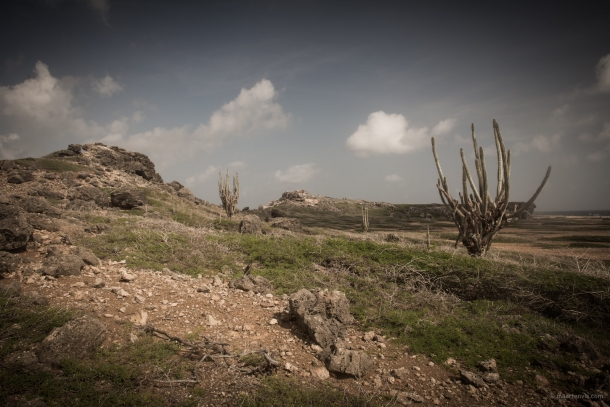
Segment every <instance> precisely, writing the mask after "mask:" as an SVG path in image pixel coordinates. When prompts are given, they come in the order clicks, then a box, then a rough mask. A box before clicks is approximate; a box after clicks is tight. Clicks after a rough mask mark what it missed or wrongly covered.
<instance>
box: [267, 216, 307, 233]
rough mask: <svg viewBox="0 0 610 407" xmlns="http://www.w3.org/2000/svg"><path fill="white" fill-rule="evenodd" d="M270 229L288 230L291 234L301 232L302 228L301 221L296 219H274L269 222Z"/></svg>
mask: <svg viewBox="0 0 610 407" xmlns="http://www.w3.org/2000/svg"><path fill="white" fill-rule="evenodd" d="M269 223H270V224H271V227H273V228H279V229H284V230H289V231H291V232H302V231H303V226H301V221H299V220H298V219H296V218H284V217H281V218H274V219H272V220H271V222H269Z"/></svg>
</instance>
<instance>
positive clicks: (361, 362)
mask: <svg viewBox="0 0 610 407" xmlns="http://www.w3.org/2000/svg"><path fill="white" fill-rule="evenodd" d="M373 365H374V362H373V359H371V357H370V356H368V355H367V354H366V353H364V352H362V351H356V350H347V349H343V348H339V349H336V351H335V352H334V353H333V354H332V355H331V356H330V358H329V361H328V365H327V368H328V371H329V372H333V373H339V374H346V375H349V376H354V377H362V376H364V375H365V374H366V373H367V372H368V371H369V370H370V369H371V368H372V367H373Z"/></svg>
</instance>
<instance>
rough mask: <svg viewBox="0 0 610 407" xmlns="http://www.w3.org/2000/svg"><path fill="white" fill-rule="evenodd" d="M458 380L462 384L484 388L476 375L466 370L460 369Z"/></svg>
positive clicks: (483, 383) (482, 382) (481, 380)
mask: <svg viewBox="0 0 610 407" xmlns="http://www.w3.org/2000/svg"><path fill="white" fill-rule="evenodd" d="M460 380H461V381H462V383H464V384H472V385H473V386H475V387H483V386H485V382H484V381H483V379H481V377H479V376H478V375H477V374H476V373H473V372H469V371H468V370H464V369H460Z"/></svg>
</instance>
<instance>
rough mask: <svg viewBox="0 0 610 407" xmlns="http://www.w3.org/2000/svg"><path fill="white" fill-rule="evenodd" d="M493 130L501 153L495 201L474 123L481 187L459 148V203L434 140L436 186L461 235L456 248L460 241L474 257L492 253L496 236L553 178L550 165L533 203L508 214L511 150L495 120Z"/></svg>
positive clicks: (477, 173) (497, 149)
mask: <svg viewBox="0 0 610 407" xmlns="http://www.w3.org/2000/svg"><path fill="white" fill-rule="evenodd" d="M493 128H494V136H495V139H496V151H497V154H498V186H497V189H496V198H495V199H492V198H491V194H490V193H489V183H488V182H487V167H486V165H485V156H484V154H483V147H478V146H477V138H476V135H475V132H474V124H473V125H472V127H471V129H472V143H473V145H474V156H475V169H476V175H477V178H478V181H479V185H478V187H477V186H476V185H475V183H474V180H473V178H472V175H471V173H470V170H469V169H468V164H466V159H465V158H464V150H462V149H460V155H461V157H462V192H460V193H459V196H460V200H459V201H458V200H456V199H453V197H452V196H451V193H450V192H449V187H448V186H447V179H446V178H445V176H444V175H443V170H442V169H441V164H440V162H439V160H438V155H437V154H436V144H435V143H434V137H432V154H433V155H434V161H435V163H436V168H437V169H438V176H439V179H438V183H437V185H436V187H437V188H438V191H439V194H440V197H441V201H442V202H443V204H444V205H445V206H446V207H447V208H448V209H449V210H450V211H451V214H452V217H453V221H454V222H455V225H456V226H457V228H458V232H459V233H458V238H457V240H456V241H455V247H456V248H457V245H458V243H459V242H460V241H461V242H462V244H463V245H464V246H465V247H466V249H467V250H468V253H469V254H470V255H471V256H475V257H481V256H483V255H485V253H487V252H488V251H489V249H490V247H491V241H492V239H493V237H494V236H495V235H496V233H498V232H499V231H500V229H502V228H503V227H504V226H506V225H507V223H508V221H509V220H510V219H515V218H519V216H520V215H521V214H522V213H523V211H525V210H527V208H529V207H530V205H532V204H533V203H534V201H535V200H536V198H537V197H538V195H539V194H540V191H542V188H543V187H544V185H545V184H546V181H547V180H548V179H549V176H550V175H551V167H550V166H549V168H548V170H547V171H546V176H545V177H544V179H543V180H542V183H541V184H540V186H539V187H538V189H537V190H536V192H535V193H534V195H532V197H531V198H530V200H529V201H527V202H526V203H525V205H522V206H520V207H518V208H515V209H514V210H513V211H512V212H508V211H507V209H508V202H509V201H508V199H509V192H510V150H508V151H507V150H506V148H505V147H504V142H503V141H502V135H501V134H500V126H498V122H496V120H495V119H494V121H493ZM468 185H470V188H471V190H472V193H471V194H468Z"/></svg>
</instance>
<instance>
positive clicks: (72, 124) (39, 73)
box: [0, 61, 291, 168]
mask: <svg viewBox="0 0 610 407" xmlns="http://www.w3.org/2000/svg"><path fill="white" fill-rule="evenodd" d="M85 83H87V82H86V81H85V80H83V79H81V78H72V77H64V78H56V77H54V76H53V75H51V73H50V71H49V67H48V66H47V65H45V64H44V63H42V62H40V61H39V62H37V63H36V66H35V69H34V76H33V77H32V78H30V79H27V80H25V81H24V82H22V83H19V84H17V85H14V86H11V87H8V86H0V115H1V116H0V117H1V118H2V120H0V134H6V133H13V132H15V133H18V134H19V135H20V138H19V140H16V141H15V143H14V144H15V146H16V147H17V146H18V145H22V146H27V148H28V151H26V154H31V155H40V154H42V153H48V150H47V149H50V148H54V149H57V145H58V144H59V143H64V142H70V143H74V142H81V143H82V142H96V141H101V142H104V143H108V144H118V145H120V146H121V147H124V148H127V149H129V150H132V151H141V152H143V153H145V154H148V155H150V156H151V159H153V161H154V162H155V164H157V166H158V167H159V168H166V167H167V165H169V164H171V163H173V162H175V161H176V160H179V159H184V158H190V157H193V156H194V155H196V154H200V153H201V152H212V151H214V149H216V148H218V147H219V146H220V145H222V143H223V141H224V140H225V139H226V138H229V137H242V136H249V135H254V134H257V133H261V132H268V131H273V130H281V129H285V128H286V127H287V126H288V125H289V123H290V120H291V115H290V114H287V113H285V112H284V111H283V108H282V106H281V105H280V104H278V103H277V101H276V99H277V97H278V92H277V91H276V90H275V88H274V86H273V84H272V83H271V81H269V80H267V79H264V80H262V81H260V82H258V83H257V84H255V85H254V86H253V87H252V88H250V89H242V90H241V92H240V93H239V95H238V96H237V97H236V98H235V99H234V100H232V101H230V102H228V103H226V104H225V105H224V106H222V107H221V108H220V109H218V110H216V111H215V112H214V113H213V114H212V115H211V116H210V118H209V120H208V122H207V123H205V124H200V125H198V126H197V127H196V128H194V129H193V127H191V126H190V125H183V126H178V127H174V128H170V129H166V128H163V127H156V128H154V129H151V130H148V131H143V132H138V133H135V134H133V133H131V131H130V126H131V125H133V124H138V123H141V122H142V120H143V119H144V115H143V113H142V111H140V110H138V111H136V112H134V113H133V114H132V115H131V116H127V117H121V118H118V119H116V120H113V121H111V122H110V123H102V124H100V123H98V122H95V121H92V120H86V119H85V118H84V112H83V111H82V110H81V109H80V108H78V107H77V105H78V103H77V102H76V101H75V96H74V95H75V92H74V88H75V87H76V86H82V85H84V84H85ZM121 89H122V87H121V86H120V85H119V84H118V83H116V81H115V80H114V79H112V78H111V77H110V76H109V75H107V76H106V77H105V78H103V79H101V80H99V81H95V83H94V90H95V92H97V93H98V94H99V95H101V96H104V97H106V96H111V95H112V94H114V93H116V92H119V91H120V90H121ZM134 103H136V104H137V105H138V106H140V107H142V108H147V109H150V108H151V106H150V104H147V103H146V102H142V101H137V102H134ZM153 107H154V106H153Z"/></svg>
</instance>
